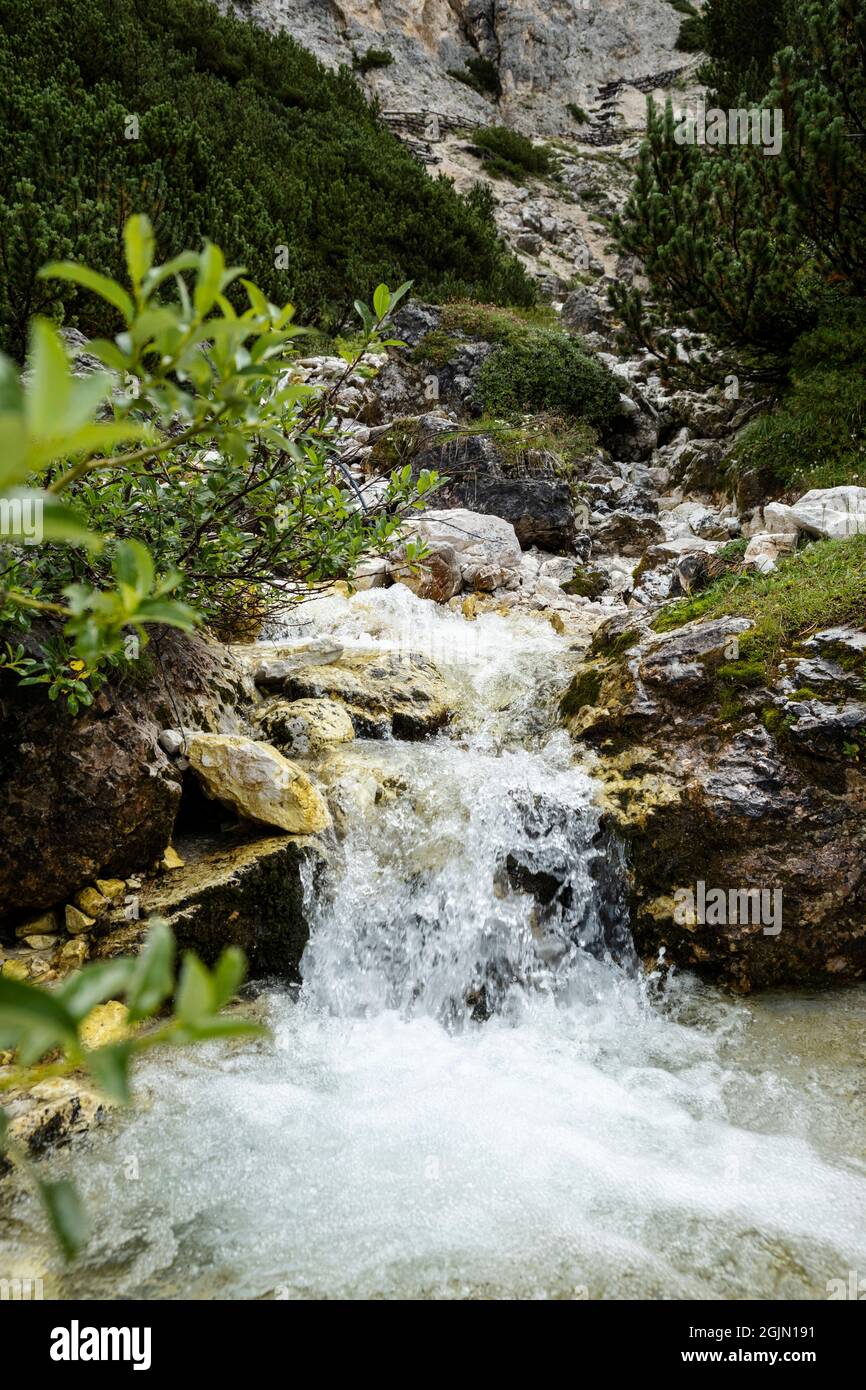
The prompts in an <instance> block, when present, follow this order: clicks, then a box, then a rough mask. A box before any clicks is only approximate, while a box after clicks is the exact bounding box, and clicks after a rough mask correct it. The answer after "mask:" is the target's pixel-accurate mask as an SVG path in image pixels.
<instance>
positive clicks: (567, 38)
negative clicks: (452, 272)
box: [229, 0, 685, 135]
mask: <svg viewBox="0 0 866 1390" xmlns="http://www.w3.org/2000/svg"><path fill="white" fill-rule="evenodd" d="M230 2H231V0H229V3H230ZM233 8H234V10H235V12H236V13H237V14H240V15H243V16H245V17H247V18H250V19H252V20H253V21H254V22H255V23H257V24H261V25H262V26H264V27H265V28H268V29H285V30H287V31H288V32H289V33H290V34H291V35H292V36H293V37H294V38H295V39H296V40H297V41H298V43H300V44H302V45H303V46H304V47H305V48H309V49H310V50H311V51H312V52H313V53H315V54H316V55H317V57H319V58H320V59H321V60H322V61H323V62H325V63H327V64H328V65H331V66H336V65H338V64H340V63H346V64H348V65H351V64H352V62H353V59H354V60H356V61H357V60H358V59H361V58H363V56H364V55H365V54H366V53H367V52H368V50H369V49H371V48H372V49H375V50H380V51H381V50H384V51H387V52H388V53H390V54H391V55H392V57H393V62H392V63H391V64H390V65H388V66H386V67H379V68H372V69H370V70H369V71H368V72H367V73H365V74H363V76H362V78H361V80H362V81H363V82H364V84H365V86H366V87H367V88H368V89H369V91H370V92H371V94H375V95H376V96H377V97H378V98H379V99H380V101H381V103H382V106H383V109H384V110H385V111H389V110H393V111H407V110H411V111H426V112H436V113H439V114H441V115H445V116H450V117H454V118H456V119H464V120H466V121H467V122H478V123H485V124H490V123H491V122H500V123H503V124H508V125H514V126H516V127H518V128H521V129H524V130H526V131H527V133H533V134H548V135H553V134H557V133H567V132H571V131H573V130H574V119H573V117H571V116H570V115H569V113H568V111H567V109H566V108H567V104H568V103H569V102H576V103H578V104H580V105H583V106H587V105H592V104H594V103H595V102H596V100H597V99H598V96H599V89H600V88H602V87H603V86H604V85H605V84H607V83H610V82H616V81H620V80H624V81H626V82H629V81H633V80H642V79H646V78H648V77H650V76H657V75H658V74H661V73H663V72H665V71H668V70H670V69H673V68H682V67H683V66H684V63H685V58H684V55H683V54H681V53H677V52H676V49H675V47H674V45H675V42H676V36H677V33H678V30H679V25H680V18H681V16H680V15H679V14H678V13H677V11H676V10H675V9H674V8H673V6H672V5H671V4H670V3H668V0H339V3H338V0H235V3H234V5H233ZM478 58H485V59H487V60H489V62H491V63H492V64H493V65H494V67H495V69H496V71H497V72H498V74H499V81H500V83H501V87H502V96H501V98H500V100H499V101H496V100H495V99H494V98H493V97H492V96H491V97H486V96H482V95H479V94H478V93H476V92H475V91H473V90H472V89H471V88H470V87H468V86H466V85H465V84H464V83H463V82H460V81H458V80H457V79H455V78H454V77H452V76H449V70H455V71H464V69H465V64H466V63H467V62H468V61H472V60H473V59H478Z"/></svg>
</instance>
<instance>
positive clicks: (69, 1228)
mask: <svg viewBox="0 0 866 1390" xmlns="http://www.w3.org/2000/svg"><path fill="white" fill-rule="evenodd" d="M37 1183H38V1186H39V1195H40V1196H41V1198H42V1201H43V1203H44V1205H45V1210H46V1212H47V1213H48V1220H49V1221H50V1223H51V1228H52V1230H53V1231H54V1234H55V1236H56V1237H57V1240H58V1242H59V1244H60V1248H61V1250H62V1251H63V1254H64V1256H65V1257H66V1259H67V1260H74V1259H75V1257H76V1255H77V1254H79V1252H80V1251H81V1250H83V1249H84V1246H85V1245H86V1243H87V1237H88V1234H89V1230H88V1221H87V1213H86V1212H85V1210H84V1207H83V1206H82V1204H81V1198H80V1197H79V1195H78V1193H77V1192H76V1190H75V1188H74V1187H73V1185H72V1183H71V1182H68V1181H66V1179H63V1180H62V1181H61V1182H45V1181H43V1180H42V1179H41V1178H39V1179H37Z"/></svg>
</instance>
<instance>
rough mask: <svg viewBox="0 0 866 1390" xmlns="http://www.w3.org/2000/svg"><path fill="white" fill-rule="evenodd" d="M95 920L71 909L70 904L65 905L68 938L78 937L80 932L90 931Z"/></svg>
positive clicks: (74, 908) (75, 908) (76, 909)
mask: <svg viewBox="0 0 866 1390" xmlns="http://www.w3.org/2000/svg"><path fill="white" fill-rule="evenodd" d="M94 921H95V918H93V917H89V916H88V915H87V913H86V912H82V911H81V910H80V909H79V908H77V907H73V906H72V904H71V903H67V904H66V930H67V931H68V932H69V934H70V936H80V935H81V933H82V932H86V931H90V928H91V927H92V926H93V924H94Z"/></svg>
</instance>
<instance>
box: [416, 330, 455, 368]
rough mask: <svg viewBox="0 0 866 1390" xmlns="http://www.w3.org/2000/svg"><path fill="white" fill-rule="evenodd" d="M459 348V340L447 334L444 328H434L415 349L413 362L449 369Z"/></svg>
mask: <svg viewBox="0 0 866 1390" xmlns="http://www.w3.org/2000/svg"><path fill="white" fill-rule="evenodd" d="M459 347H460V339H459V338H455V337H454V335H453V334H451V333H446V332H445V330H444V329H442V328H434V329H433V330H432V331H431V332H430V333H425V334H424V337H423V338H421V340H420V341H419V342H418V343H417V344H416V346H415V347H414V348H413V350H412V356H411V360H412V361H413V362H424V363H428V364H429V365H430V366H431V367H436V368H437V370H441V368H442V367H447V365H448V363H449V362H450V361H451V359H452V358H453V357H454V356H455V354H456V352H457V350H458V348H459Z"/></svg>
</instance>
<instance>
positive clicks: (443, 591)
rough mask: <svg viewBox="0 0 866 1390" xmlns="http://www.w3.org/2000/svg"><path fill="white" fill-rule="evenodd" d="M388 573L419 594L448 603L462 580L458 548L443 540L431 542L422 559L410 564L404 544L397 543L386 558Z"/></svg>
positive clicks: (438, 601) (394, 579)
mask: <svg viewBox="0 0 866 1390" xmlns="http://www.w3.org/2000/svg"><path fill="white" fill-rule="evenodd" d="M388 573H389V576H390V578H391V580H392V581H393V583H395V584H405V586H406V588H407V589H411V590H412V593H413V594H417V595H418V597H419V598H428V599H432V600H433V602H434V603H447V602H448V600H449V599H450V598H453V597H454V595H455V594H456V593H459V591H460V588H461V586H462V584H463V576H462V574H461V572H460V562H459V560H458V558H457V551H456V550H455V549H454V547H453V546H452V545H449V544H448V543H447V542H446V541H440V542H439V543H438V544H437V545H434V546H430V547H429V548H428V550H427V553H426V555H425V556H424V557H423V559H421V560H417V561H415V562H414V563H412V564H410V563H409V561H408V559H407V557H406V548H405V546H402V545H401V546H398V547H397V549H396V550H395V551H394V552H393V553H392V555H391V556H390V558H389V564H388Z"/></svg>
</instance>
